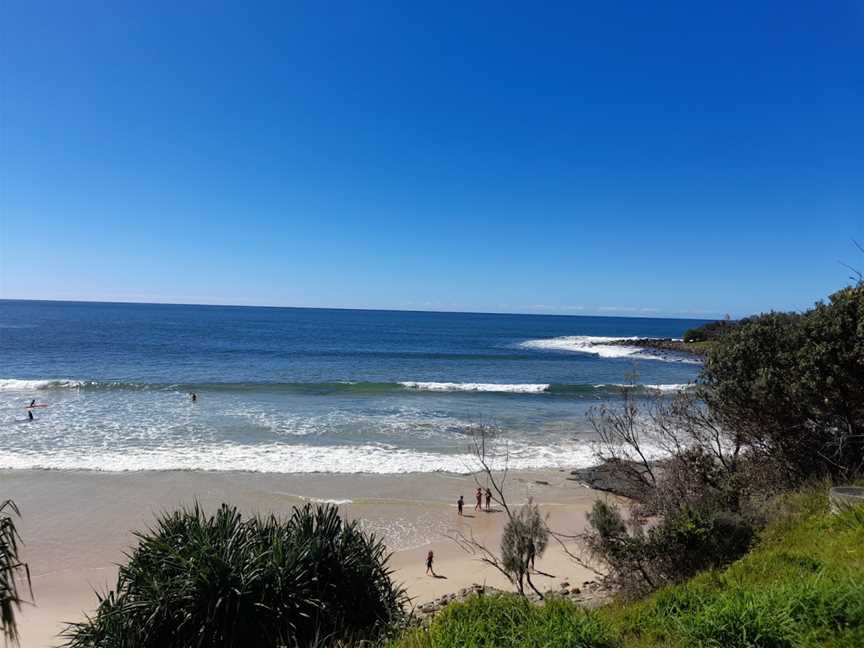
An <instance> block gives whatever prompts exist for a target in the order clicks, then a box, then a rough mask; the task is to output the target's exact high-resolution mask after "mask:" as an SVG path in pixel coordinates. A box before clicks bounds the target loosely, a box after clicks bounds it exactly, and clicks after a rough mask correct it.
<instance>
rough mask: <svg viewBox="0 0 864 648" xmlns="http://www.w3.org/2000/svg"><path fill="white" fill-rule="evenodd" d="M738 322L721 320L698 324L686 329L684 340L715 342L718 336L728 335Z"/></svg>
mask: <svg viewBox="0 0 864 648" xmlns="http://www.w3.org/2000/svg"><path fill="white" fill-rule="evenodd" d="M737 324H738V323H737V322H732V321H730V320H720V321H718V322H709V323H708V324H703V325H702V326H696V327H694V328H691V329H687V330H686V331H684V336H683V338H682V339H683V340H684V341H685V342H713V341H714V340H717V339H718V338H720V337H722V336H724V335H726V333H728V332H729V331H731V330H732V329H733V328H734V327H735V326H736V325H737Z"/></svg>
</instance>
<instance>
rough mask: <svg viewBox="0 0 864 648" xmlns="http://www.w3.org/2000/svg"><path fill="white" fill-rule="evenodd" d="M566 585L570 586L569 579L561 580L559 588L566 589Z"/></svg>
mask: <svg viewBox="0 0 864 648" xmlns="http://www.w3.org/2000/svg"><path fill="white" fill-rule="evenodd" d="M568 587H570V582H569V581H561V589H567V588H568Z"/></svg>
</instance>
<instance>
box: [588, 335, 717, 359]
mask: <svg viewBox="0 0 864 648" xmlns="http://www.w3.org/2000/svg"><path fill="white" fill-rule="evenodd" d="M603 344H608V345H610V346H623V347H637V348H639V349H654V350H657V351H665V352H668V353H676V354H682V355H688V356H697V357H700V358H701V357H704V356H706V355H708V351H709V350H710V346H711V343H710V342H684V341H683V340H673V339H672V338H632V339H626V340H611V341H609V342H604V343H603Z"/></svg>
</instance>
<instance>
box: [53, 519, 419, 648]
mask: <svg viewBox="0 0 864 648" xmlns="http://www.w3.org/2000/svg"><path fill="white" fill-rule="evenodd" d="M137 537H138V546H137V547H136V548H135V549H134V550H133V551H132V552H131V553H130V554H129V555H128V562H127V563H126V564H125V565H122V566H121V567H120V570H119V575H118V579H117V585H116V588H115V589H114V590H113V591H111V592H109V593H108V594H106V595H104V596H102V597H100V601H99V607H98V609H97V611H96V614H95V615H94V616H93V617H92V618H89V619H87V620H86V621H84V622H82V623H78V624H74V625H71V626H70V627H69V629H68V630H67V632H66V639H67V646H69V647H70V648H97V647H98V648H103V647H108V646H110V647H111V648H126V647H127V646H128V647H129V648H132V646H134V647H135V648H150V647H154V648H155V647H157V646H158V647H159V648H181V647H182V648H189V647H192V646H196V647H202V648H203V647H208V648H216V647H218V648H234V647H236V648H241V647H243V648H276V647H278V646H292V647H295V646H296V647H301V646H315V645H325V644H326V645H332V644H336V643H338V642H344V641H350V642H351V643H356V642H359V641H362V640H378V639H381V638H383V637H384V636H385V635H386V634H387V633H388V631H390V630H392V629H394V628H395V627H396V626H397V625H398V622H399V621H400V620H401V617H402V610H403V604H404V603H405V594H404V591H403V590H402V589H401V588H400V587H397V586H395V585H394V584H393V582H392V581H391V578H390V575H391V571H390V569H389V568H388V566H387V561H388V558H389V555H388V554H387V551H386V548H385V547H384V545H383V543H382V542H381V541H380V540H379V539H377V538H375V537H373V536H370V535H367V534H365V533H363V532H362V531H361V530H360V529H359V528H358V527H357V525H356V523H354V522H347V521H345V520H343V519H342V518H341V517H340V515H339V511H338V509H337V508H336V507H335V506H331V505H326V506H317V507H312V506H311V505H309V504H307V505H306V506H304V507H302V508H295V509H294V511H293V514H292V515H291V516H290V517H289V518H287V519H282V518H278V517H275V516H270V517H266V518H250V519H243V517H242V516H241V514H240V513H239V512H238V511H237V509H236V508H233V507H229V506H227V505H225V504H223V505H222V506H221V507H220V508H219V510H218V511H217V512H216V513H215V515H212V516H208V515H205V514H204V512H203V511H202V510H201V508H200V507H199V506H198V505H197V504H196V505H195V506H194V507H193V508H191V509H183V510H179V511H175V512H173V513H167V514H164V515H162V516H161V517H160V518H159V519H158V520H157V522H156V525H155V527H154V528H153V529H152V530H151V531H150V532H148V533H141V534H138V535H137Z"/></svg>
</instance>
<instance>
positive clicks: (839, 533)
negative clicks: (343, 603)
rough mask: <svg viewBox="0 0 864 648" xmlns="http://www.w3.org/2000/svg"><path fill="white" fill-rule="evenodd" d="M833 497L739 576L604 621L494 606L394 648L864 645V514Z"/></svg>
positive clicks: (701, 581)
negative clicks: (834, 506)
mask: <svg viewBox="0 0 864 648" xmlns="http://www.w3.org/2000/svg"><path fill="white" fill-rule="evenodd" d="M825 490H827V489H825V488H821V489H819V490H818V491H808V492H804V493H799V494H795V495H791V496H789V497H788V498H787V499H786V500H785V502H784V504H785V506H786V508H787V509H788V510H787V511H786V512H785V513H784V515H783V516H782V518H781V519H780V521H778V522H775V523H774V524H772V525H771V526H769V527H768V529H767V530H766V531H765V532H764V533H763V535H762V538H761V540H760V542H759V545H758V546H757V547H756V548H755V549H754V550H753V551H751V552H750V553H749V554H748V555H747V556H745V557H744V558H742V559H741V560H739V561H738V562H736V563H734V564H733V565H731V566H730V567H728V568H727V569H724V570H719V571H710V572H705V573H703V574H701V575H699V576H698V577H696V578H694V579H693V580H691V581H689V582H687V583H684V584H682V585H678V586H675V587H669V588H666V589H664V590H661V591H659V592H657V593H656V594H654V595H652V596H650V597H648V598H647V599H645V600H643V601H639V602H636V603H617V604H613V605H610V606H607V607H605V608H602V609H600V610H597V611H595V612H585V611H582V610H580V609H578V608H576V607H574V606H572V605H571V604H569V603H566V602H564V601H556V602H554V603H553V604H548V603H547V604H546V605H545V606H543V607H533V606H531V605H529V604H527V603H525V602H524V601H521V600H519V599H517V598H515V597H487V598H480V599H474V600H472V601H469V602H467V603H460V604H453V605H450V606H449V607H448V608H446V609H445V610H444V611H443V612H442V614H440V615H439V616H438V617H437V618H436V619H435V620H434V621H433V622H432V623H431V624H430V626H429V628H428V629H422V630H414V631H412V632H410V633H408V634H407V635H405V636H404V637H403V638H402V639H401V640H399V641H397V642H396V643H395V644H393V648H461V647H476V648H481V647H483V648H486V647H488V648H492V647H499V646H507V647H510V646H512V647H514V648H515V647H516V646H525V647H536V648H540V647H544V648H545V647H549V648H551V647H553V646H555V647H562V648H567V647H573V648H612V647H621V648H625V647H626V648H629V647H634V648H635V647H649V646H650V647H660V646H673V647H680V648H685V647H690V646H703V647H706V648H708V647H711V648H721V647H722V648H738V647H740V648H744V647H752V648H809V647H814V648H815V647H816V646H819V647H830V648H855V647H859V648H860V646H864V509H858V510H853V511H849V512H847V513H845V514H844V515H841V516H832V515H830V514H829V513H828V503H827V496H826V495H825Z"/></svg>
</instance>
